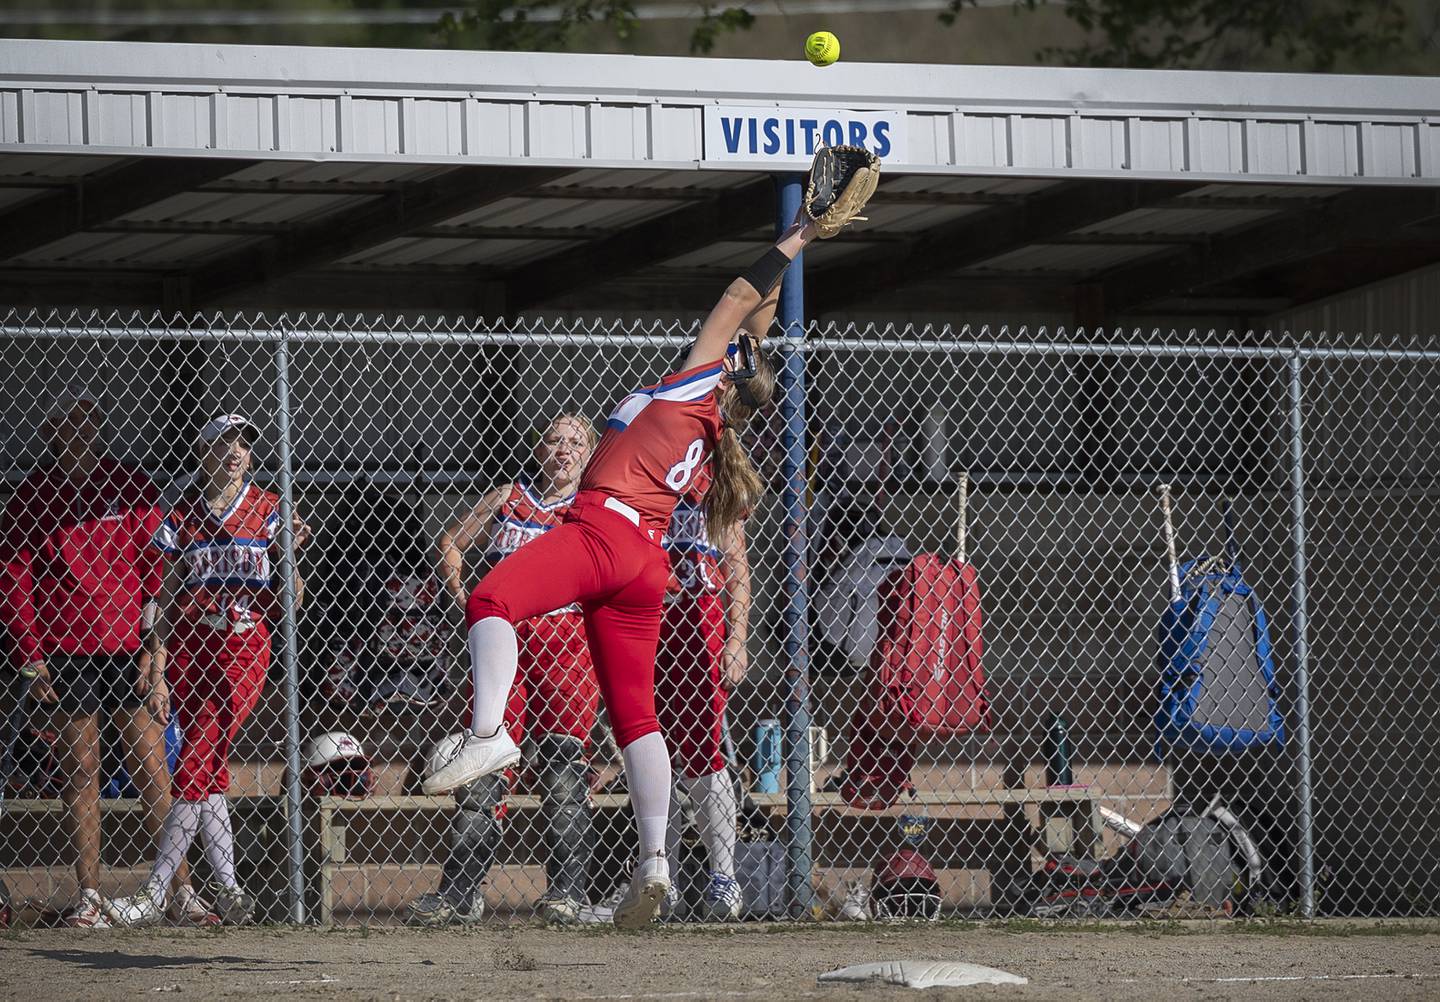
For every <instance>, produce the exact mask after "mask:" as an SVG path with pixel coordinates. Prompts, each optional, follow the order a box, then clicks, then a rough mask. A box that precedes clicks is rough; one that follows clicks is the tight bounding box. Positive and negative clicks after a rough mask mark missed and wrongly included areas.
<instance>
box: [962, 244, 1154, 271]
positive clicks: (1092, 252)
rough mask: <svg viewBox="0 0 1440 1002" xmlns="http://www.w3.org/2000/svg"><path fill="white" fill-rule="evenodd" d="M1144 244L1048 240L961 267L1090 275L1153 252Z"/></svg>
mask: <svg viewBox="0 0 1440 1002" xmlns="http://www.w3.org/2000/svg"><path fill="white" fill-rule="evenodd" d="M1155 250H1156V249H1155V248H1154V247H1147V246H1129V245H1119V246H1108V245H1107V246H1096V245H1075V244H1051V245H1037V246H1032V247H1024V248H1021V249H1020V250H1017V251H1012V252H1010V253H1009V254H1002V255H1000V256H999V257H992V258H990V259H989V260H988V261H982V262H980V263H979V264H977V265H975V266H973V267H971V268H967V269H965V271H966V272H969V273H977V272H985V273H991V274H994V273H1006V274H1030V273H1036V272H1046V273H1061V274H1067V275H1093V274H1097V273H1099V272H1101V271H1104V270H1105V269H1107V268H1113V267H1114V266H1115V265H1117V264H1122V263H1124V262H1126V261H1135V260H1138V259H1139V258H1143V257H1149V256H1150V255H1152V254H1154V253H1155Z"/></svg>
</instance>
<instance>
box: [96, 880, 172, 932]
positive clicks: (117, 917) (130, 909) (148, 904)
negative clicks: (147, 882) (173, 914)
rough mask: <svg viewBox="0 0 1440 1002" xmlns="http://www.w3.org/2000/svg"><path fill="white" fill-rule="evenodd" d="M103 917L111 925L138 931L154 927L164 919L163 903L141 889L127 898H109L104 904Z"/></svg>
mask: <svg viewBox="0 0 1440 1002" xmlns="http://www.w3.org/2000/svg"><path fill="white" fill-rule="evenodd" d="M105 917H106V918H108V919H109V920H110V924H111V925H117V926H121V927H122V928H130V929H138V928H143V927H144V926H150V925H156V924H157V923H159V922H160V921H161V920H163V919H164V918H165V902H163V901H161V900H160V899H158V898H156V897H155V896H154V895H153V894H151V893H150V888H149V887H143V886H142V887H141V888H140V890H138V891H136V892H135V893H134V894H133V895H131V896H130V897H128V898H111V899H110V900H109V901H107V902H106V903H105Z"/></svg>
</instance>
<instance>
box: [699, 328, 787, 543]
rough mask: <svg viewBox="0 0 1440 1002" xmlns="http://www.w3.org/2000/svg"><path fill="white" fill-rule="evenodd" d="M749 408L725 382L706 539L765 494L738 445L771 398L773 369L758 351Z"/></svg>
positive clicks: (717, 536)
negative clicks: (753, 419) (722, 417)
mask: <svg viewBox="0 0 1440 1002" xmlns="http://www.w3.org/2000/svg"><path fill="white" fill-rule="evenodd" d="M747 384H748V385H747V388H748V389H749V391H750V398H751V399H752V400H754V402H755V405H754V406H753V407H752V406H750V405H748V404H746V403H745V402H744V401H742V400H741V399H740V394H738V393H737V392H735V387H734V386H733V385H727V386H726V387H725V392H724V393H723V394H722V395H721V398H720V407H721V410H722V411H724V414H725V430H724V431H723V432H721V433H720V440H719V441H718V442H716V443H715V454H714V457H713V459H712V460H711V462H712V464H713V466H714V480H713V481H712V483H711V485H710V490H709V492H708V493H707V494H706V499H705V505H706V509H707V513H706V516H705V528H706V529H707V530H708V531H709V533H710V538H711V539H714V540H718V539H720V538H721V535H722V533H723V532H725V531H726V530H727V529H728V528H729V527H730V526H732V525H734V524H735V523H736V522H738V521H740V520H741V519H742V518H744V517H746V516H747V515H749V514H750V512H751V511H752V510H753V509H754V508H755V505H756V504H757V503H758V502H759V501H760V496H761V495H762V494H764V493H765V483H764V481H762V480H761V479H760V474H759V473H757V472H755V464H754V463H752V462H750V454H749V453H747V452H746V451H745V447H744V446H743V445H741V444H740V435H739V432H741V431H743V430H744V428H745V426H746V425H747V424H749V423H750V418H751V417H753V416H754V415H755V412H756V411H759V410H761V409H763V408H764V407H766V406H767V405H768V404H769V403H770V401H771V400H772V399H774V397H775V368H774V366H772V365H771V364H770V359H769V357H768V356H767V355H766V354H765V353H764V352H763V351H762V352H758V353H757V354H756V357H755V375H753V376H751V377H750V378H749V380H748V381H747Z"/></svg>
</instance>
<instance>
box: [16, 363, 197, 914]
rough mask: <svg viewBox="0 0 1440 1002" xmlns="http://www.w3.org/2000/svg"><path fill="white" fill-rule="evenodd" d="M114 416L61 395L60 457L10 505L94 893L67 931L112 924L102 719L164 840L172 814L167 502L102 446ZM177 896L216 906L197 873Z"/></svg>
mask: <svg viewBox="0 0 1440 1002" xmlns="http://www.w3.org/2000/svg"><path fill="white" fill-rule="evenodd" d="M102 417H103V416H102V414H101V411H100V405H99V403H98V401H97V400H96V399H95V398H94V397H93V396H92V395H91V394H90V393H88V392H87V391H85V390H83V389H80V388H72V389H69V390H67V391H65V392H64V393H62V394H60V395H59V396H58V397H57V398H56V399H55V401H54V403H53V404H52V405H51V407H50V409H49V413H48V414H47V416H46V418H45V422H44V425H43V428H42V431H43V434H44V437H45V440H46V445H48V446H49V448H50V451H51V452H52V453H53V454H54V456H55V463H54V465H52V466H48V467H42V468H40V469H38V470H36V471H35V472H33V473H31V474H30V475H29V476H28V477H26V478H25V479H24V480H22V481H21V482H20V485H19V486H18V487H17V488H16V490H15V493H14V495H13V496H12V497H11V498H10V502H9V504H7V505H6V508H5V529H4V544H5V545H4V548H5V553H4V559H3V566H0V610H3V619H4V622H5V626H6V628H7V630H8V632H9V634H10V640H11V649H12V650H13V651H14V652H15V661H16V667H17V668H19V669H20V670H22V671H25V672H28V673H32V674H34V676H35V682H34V688H33V689H32V692H33V693H34V695H35V698H36V700H37V702H39V703H40V704H41V705H42V706H48V707H53V708H54V712H55V714H56V716H57V717H58V718H59V720H60V726H59V732H60V737H59V742H58V744H59V751H60V764H61V771H62V773H63V775H64V780H65V785H64V788H63V791H62V796H63V798H64V801H65V823H66V828H67V835H68V838H69V842H70V844H71V845H72V846H73V847H74V850H75V876H76V878H77V880H78V882H79V885H80V900H79V902H78V903H77V905H76V907H75V908H73V909H71V910H70V911H69V912H67V913H66V916H65V924H66V925H69V926H73V927H76V928H104V927H107V926H108V925H109V921H108V920H107V919H106V917H105V912H104V904H105V902H104V900H103V898H102V897H101V895H100V715H101V714H105V715H106V716H107V717H110V718H112V719H113V720H114V721H115V723H116V724H117V725H118V726H119V729H120V732H121V735H122V737H123V739H124V743H125V746H126V750H127V752H128V753H129V754H128V755H127V761H128V763H129V767H130V775H131V776H132V777H134V779H135V782H136V785H137V786H138V787H139V791H140V797H141V800H142V801H144V804H145V812H144V814H143V821H144V824H145V828H146V831H147V832H149V834H150V836H151V837H152V838H154V837H155V836H157V835H158V834H159V832H160V826H161V824H162V823H163V821H164V818H165V814H166V812H167V811H169V809H170V793H169V776H168V773H167V770H166V768H165V722H166V719H167V716H168V712H169V708H168V706H167V705H166V702H165V700H164V698H163V697H161V696H160V695H158V694H156V693H153V692H152V691H151V690H150V688H149V684H150V676H151V672H150V655H149V652H148V651H145V650H144V649H142V646H141V633H142V628H143V627H144V625H145V623H144V620H145V615H146V613H145V607H146V605H147V603H153V602H154V599H155V595H156V593H157V592H158V590H159V587H160V566H159V563H158V562H157V561H156V560H154V559H153V555H152V554H151V553H150V552H149V551H148V548H147V546H146V544H147V543H148V541H149V539H150V536H151V534H153V533H154V532H155V529H156V527H157V526H159V524H160V509H159V501H158V497H157V495H156V492H155V487H154V485H152V484H151V482H150V480H149V478H147V477H146V476H145V475H144V474H143V473H141V472H140V471H139V470H136V469H132V468H131V467H128V466H125V465H123V464H121V463H118V462H116V461H115V460H113V459H111V458H109V457H107V456H105V455H103V454H102V453H101V452H100V451H99V450H100V438H101V434H100V428H101V422H102ZM150 612H151V615H153V604H151V605H150ZM176 888H177V893H176V896H175V899H174V901H173V906H174V907H173V909H172V917H174V918H175V919H176V920H177V921H190V922H196V923H204V922H205V921H206V920H207V916H209V912H208V910H207V909H206V908H205V907H204V905H203V903H201V902H200V901H199V899H198V897H197V896H196V895H195V893H194V891H192V890H191V888H190V884H189V874H188V873H186V872H185V871H184V869H183V868H182V869H181V870H180V872H179V873H177V876H176ZM211 920H212V921H213V918H212V919H211Z"/></svg>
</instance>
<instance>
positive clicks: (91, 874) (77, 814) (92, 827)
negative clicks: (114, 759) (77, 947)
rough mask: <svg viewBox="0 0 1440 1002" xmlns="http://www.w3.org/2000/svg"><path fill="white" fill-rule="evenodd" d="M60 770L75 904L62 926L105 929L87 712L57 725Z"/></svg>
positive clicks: (95, 773) (94, 727)
mask: <svg viewBox="0 0 1440 1002" xmlns="http://www.w3.org/2000/svg"><path fill="white" fill-rule="evenodd" d="M59 745H60V747H59V752H60V769H61V772H62V773H63V775H64V777H65V785H64V787H63V788H62V789H61V792H60V796H61V799H62V800H63V801H64V803H65V832H66V835H67V836H68V837H69V839H70V844H71V845H72V846H73V847H74V849H75V880H76V882H77V883H78V884H79V885H80V901H79V902H78V905H77V907H76V909H75V911H74V912H73V913H72V914H70V915H69V916H67V917H66V920H65V921H66V924H67V925H71V926H74V927H76V928H82V929H96V928H99V929H104V928H108V927H109V925H110V922H109V920H108V919H107V918H106V917H105V913H104V910H103V908H104V899H103V898H102V897H101V895H100V727H99V723H98V720H97V718H96V717H95V716H94V715H93V714H92V715H90V716H83V717H71V718H69V719H67V720H65V721H64V722H63V723H61V725H60V740H59Z"/></svg>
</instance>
